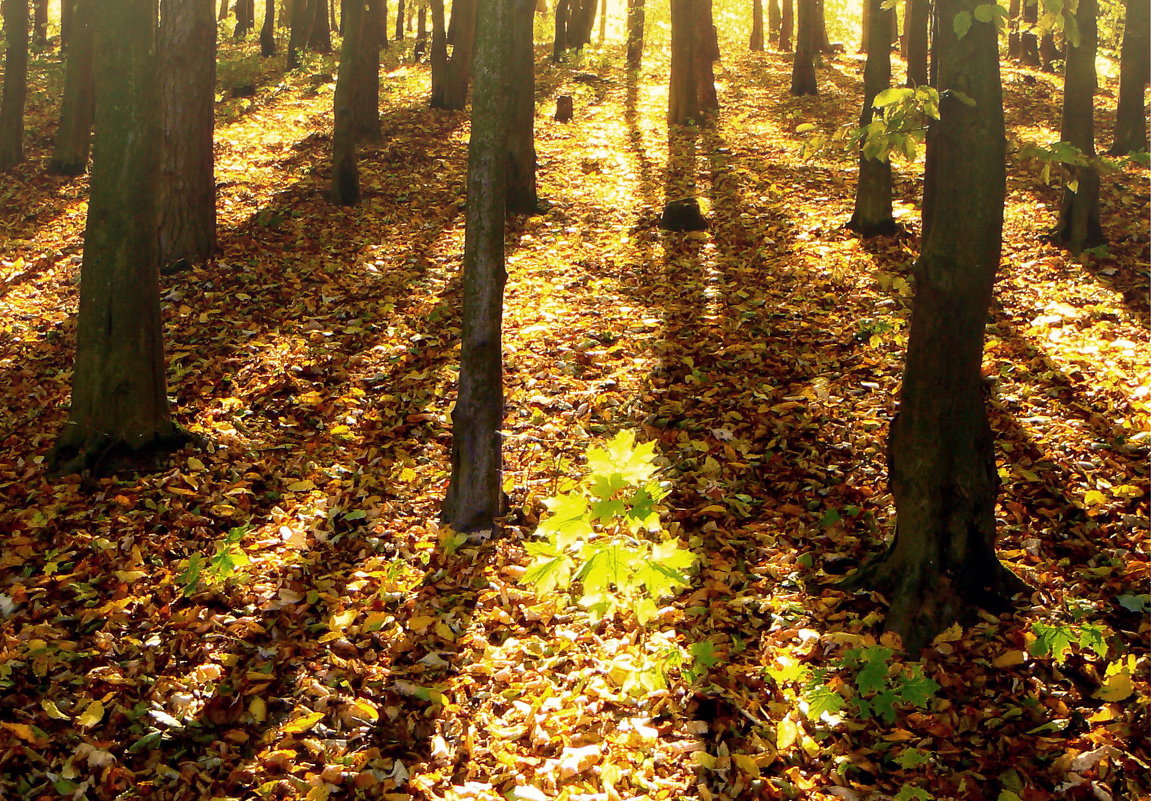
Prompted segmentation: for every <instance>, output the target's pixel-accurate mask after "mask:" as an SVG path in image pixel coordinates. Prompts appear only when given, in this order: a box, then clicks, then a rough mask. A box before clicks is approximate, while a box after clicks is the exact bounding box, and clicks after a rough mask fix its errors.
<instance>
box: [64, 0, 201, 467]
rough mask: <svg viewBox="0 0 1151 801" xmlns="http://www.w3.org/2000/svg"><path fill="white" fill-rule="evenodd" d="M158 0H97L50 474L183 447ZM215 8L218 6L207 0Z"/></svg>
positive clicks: (99, 465)
mask: <svg viewBox="0 0 1151 801" xmlns="http://www.w3.org/2000/svg"><path fill="white" fill-rule="evenodd" d="M153 3H154V0H100V8H99V13H98V14H97V15H96V18H95V27H96V30H95V34H96V40H95V41H96V45H95V53H96V135H95V146H94V153H93V158H92V181H91V196H90V200H89V204H88V225H87V229H86V231H85V234H84V263H83V264H84V266H83V271H82V273H81V281H80V313H79V318H78V321H77V325H76V366H75V371H74V374H73V378H72V407H71V410H70V412H69V419H68V424H67V425H66V427H65V428H64V430H63V431H62V432H61V433H60V436H59V438H58V440H57V442H56V446H55V448H54V449H53V452H52V454H51V457H50V459H49V465H50V467H51V469H53V470H54V471H55V472H75V471H79V470H84V469H88V468H91V469H93V470H95V471H96V472H108V471H110V470H113V469H115V468H116V467H117V466H118V465H117V462H118V460H119V458H120V457H122V456H126V457H128V458H129V459H131V460H132V461H134V462H135V461H137V460H143V459H144V458H145V457H148V456H149V455H150V454H151V453H154V452H155V451H157V450H167V449H170V448H174V447H178V446H179V445H180V444H182V443H183V442H184V441H185V440H186V436H185V435H183V433H182V431H181V430H180V429H179V428H178V427H177V426H176V425H175V424H173V422H172V419H171V416H170V414H169V411H168V399H167V392H166V386H165V380H164V345H163V330H162V325H161V321H160V283H159V259H158V255H159V254H158V250H157V243H156V193H157V183H158V175H159V169H158V167H159V156H160V153H159V146H160V136H159V133H160V131H159V103H158V102H157V97H156V77H157V69H156V39H155V29H156V25H155V23H156V18H155V6H154V4H153ZM209 16H211V7H210V6H209Z"/></svg>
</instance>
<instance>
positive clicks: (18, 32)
mask: <svg viewBox="0 0 1151 801" xmlns="http://www.w3.org/2000/svg"><path fill="white" fill-rule="evenodd" d="M2 8H3V14H4V39H5V41H6V42H7V44H8V49H7V51H6V53H5V55H4V99H3V101H0V170H10V169H12V168H13V167H15V166H16V165H17V164H19V163H20V162H22V161H23V160H24V105H25V103H26V102H27V99H28V0H3V6H2Z"/></svg>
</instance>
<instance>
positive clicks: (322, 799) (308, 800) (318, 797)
mask: <svg viewBox="0 0 1151 801" xmlns="http://www.w3.org/2000/svg"><path fill="white" fill-rule="evenodd" d="M331 794H332V788H331V787H330V786H329V785H328V783H327V782H320V783H319V784H317V785H316V786H314V787H313V788H312V789H311V790H308V794H307V795H306V796H304V801H328V796H330V795H331Z"/></svg>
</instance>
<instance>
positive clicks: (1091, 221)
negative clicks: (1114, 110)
mask: <svg viewBox="0 0 1151 801" xmlns="http://www.w3.org/2000/svg"><path fill="white" fill-rule="evenodd" d="M1095 15H1096V0H1079V6H1078V10H1077V11H1076V12H1075V19H1076V21H1077V22H1078V24H1079V46H1078V47H1072V46H1071V43H1070V42H1068V44H1067V64H1066V66H1065V68H1064V76H1063V77H1064V85H1063V126H1062V131H1061V136H1062V138H1063V141H1064V142H1070V143H1071V144H1073V145H1075V147H1077V148H1079V150H1080V151H1082V152H1083V154H1084V155H1085V156H1087V157H1088V158H1094V157H1095V89H1096V76H1095V49H1096V40H1097V38H1098V36H1097V29H1096V21H1095ZM1071 174H1072V181H1071V182H1068V184H1067V185H1066V186H1064V187H1063V200H1062V203H1061V205H1060V208H1059V222H1058V224H1057V225H1056V227H1055V230H1054V231H1053V232H1052V239H1053V240H1054V241H1055V242H1056V243H1057V244H1059V245H1062V246H1063V247H1065V248H1067V249H1068V250H1069V251H1071V252H1072V253H1075V254H1078V253H1079V252H1080V251H1082V250H1083V249H1084V248H1091V247H1095V246H1097V245H1102V244H1103V243H1105V242H1106V241H1107V238H1106V237H1105V236H1104V235H1103V228H1102V227H1101V226H1100V224H1099V170H1098V169H1097V168H1096V167H1094V166H1093V165H1091V164H1087V165H1083V166H1078V167H1073V168H1071Z"/></svg>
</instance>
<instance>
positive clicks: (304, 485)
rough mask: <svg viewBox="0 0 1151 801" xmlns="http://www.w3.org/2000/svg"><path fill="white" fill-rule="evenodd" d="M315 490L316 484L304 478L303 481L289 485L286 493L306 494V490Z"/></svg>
mask: <svg viewBox="0 0 1151 801" xmlns="http://www.w3.org/2000/svg"><path fill="white" fill-rule="evenodd" d="M315 488H316V482H314V481H312V480H311V479H308V478H305V479H304V480H303V481H294V482H292V483H291V484H289V485H288V492H307V491H308V490H314V489H315Z"/></svg>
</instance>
